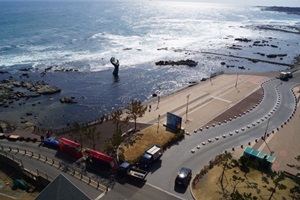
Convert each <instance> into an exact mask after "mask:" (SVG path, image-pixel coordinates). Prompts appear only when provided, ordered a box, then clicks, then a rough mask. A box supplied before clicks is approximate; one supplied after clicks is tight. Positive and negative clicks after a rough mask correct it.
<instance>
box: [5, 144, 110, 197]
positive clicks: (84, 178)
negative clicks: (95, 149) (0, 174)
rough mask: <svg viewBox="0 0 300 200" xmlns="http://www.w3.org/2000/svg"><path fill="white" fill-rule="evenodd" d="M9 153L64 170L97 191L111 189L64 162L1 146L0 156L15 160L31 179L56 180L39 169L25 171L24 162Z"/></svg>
mask: <svg viewBox="0 0 300 200" xmlns="http://www.w3.org/2000/svg"><path fill="white" fill-rule="evenodd" d="M9 152H13V153H17V154H21V155H23V156H28V157H30V158H33V159H37V160H39V161H41V162H44V163H46V164H49V165H50V166H52V167H55V168H57V169H60V170H62V171H63V172H65V173H67V174H69V175H71V176H73V177H75V178H77V179H78V180H80V181H82V182H84V183H86V184H88V185H90V186H92V187H94V188H95V189H97V190H100V191H103V192H105V191H107V190H108V188H109V186H107V185H103V184H101V183H100V182H99V181H97V180H94V179H93V178H91V177H89V176H87V175H84V174H83V173H81V172H79V171H77V170H76V169H74V168H73V167H72V166H69V165H67V164H65V163H63V162H60V161H57V160H55V159H53V158H49V157H47V156H44V155H41V154H39V153H35V152H32V151H28V150H25V149H19V148H11V147H3V146H2V145H0V154H2V155H4V156H5V157H7V158H9V159H11V160H13V161H14V162H17V163H18V164H19V165H20V166H22V168H23V169H24V170H23V173H25V174H26V175H28V176H29V177H35V178H36V177H37V176H41V177H43V178H44V179H46V180H49V181H51V180H53V179H54V178H52V177H50V176H49V175H48V174H47V173H46V172H43V171H41V170H39V169H37V173H34V172H32V171H30V170H28V169H25V168H24V165H23V162H22V160H21V159H18V158H16V157H15V156H14V155H11V154H10V153H9ZM35 178H33V179H35Z"/></svg>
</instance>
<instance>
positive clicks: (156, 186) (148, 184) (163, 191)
mask: <svg viewBox="0 0 300 200" xmlns="http://www.w3.org/2000/svg"><path fill="white" fill-rule="evenodd" d="M146 185H149V186H151V187H153V188H155V189H158V190H160V191H162V192H164V193H167V194H169V195H171V196H173V197H176V198H178V199H181V200H186V199H183V198H181V197H179V196H177V195H175V194H173V193H171V192H168V191H166V190H163V189H161V188H159V187H157V186H155V185H152V184H150V183H146Z"/></svg>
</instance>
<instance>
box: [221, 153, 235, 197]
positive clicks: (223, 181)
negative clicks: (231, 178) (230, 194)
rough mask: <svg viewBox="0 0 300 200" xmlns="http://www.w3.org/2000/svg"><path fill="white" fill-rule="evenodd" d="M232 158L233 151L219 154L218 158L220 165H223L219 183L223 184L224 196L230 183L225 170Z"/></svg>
mask: <svg viewBox="0 0 300 200" xmlns="http://www.w3.org/2000/svg"><path fill="white" fill-rule="evenodd" d="M231 158H232V155H231V153H228V152H226V153H223V154H221V155H220V156H219V158H218V161H219V163H218V166H222V172H221V175H220V177H219V179H218V182H217V184H218V183H219V184H220V186H221V189H222V194H223V196H224V197H226V187H227V185H228V180H227V178H226V175H225V171H226V170H227V169H228V161H230V160H231Z"/></svg>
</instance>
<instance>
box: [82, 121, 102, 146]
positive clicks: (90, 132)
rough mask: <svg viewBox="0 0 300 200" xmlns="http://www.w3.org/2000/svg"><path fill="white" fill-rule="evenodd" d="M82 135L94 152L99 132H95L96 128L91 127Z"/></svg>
mask: <svg viewBox="0 0 300 200" xmlns="http://www.w3.org/2000/svg"><path fill="white" fill-rule="evenodd" d="M84 135H85V137H86V138H87V139H89V140H91V141H92V148H93V150H96V144H97V140H98V139H100V135H101V131H97V128H96V126H92V127H88V128H86V129H85V131H84Z"/></svg>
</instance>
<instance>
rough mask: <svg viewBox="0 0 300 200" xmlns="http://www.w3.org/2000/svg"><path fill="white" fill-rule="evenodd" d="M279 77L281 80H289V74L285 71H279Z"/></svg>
mask: <svg viewBox="0 0 300 200" xmlns="http://www.w3.org/2000/svg"><path fill="white" fill-rule="evenodd" d="M279 78H280V80H282V81H288V80H289V74H288V73H287V72H280V76H279Z"/></svg>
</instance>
